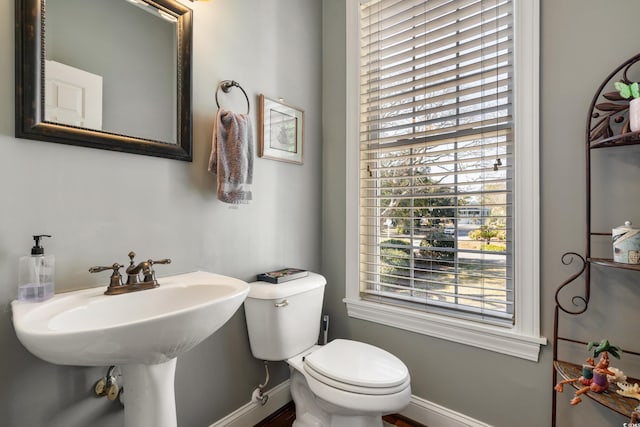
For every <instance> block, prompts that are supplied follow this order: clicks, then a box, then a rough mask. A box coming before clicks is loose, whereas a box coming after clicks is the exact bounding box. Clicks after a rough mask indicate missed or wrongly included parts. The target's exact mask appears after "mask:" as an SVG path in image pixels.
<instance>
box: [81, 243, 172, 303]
mask: <svg viewBox="0 0 640 427" xmlns="http://www.w3.org/2000/svg"><path fill="white" fill-rule="evenodd" d="M135 256H136V253H135V252H133V251H131V252H129V266H128V267H127V269H126V273H127V283H125V284H123V283H122V275H121V274H120V268H122V267H124V266H123V265H121V264H118V263H114V264H113V265H111V266H106V267H91V268H90V269H89V272H90V273H97V272H100V271H105V270H110V269H111V270H113V273H112V274H111V279H110V281H109V286H108V287H107V290H106V291H105V295H119V294H124V293H128V292H135V291H142V290H144V289H152V288H157V287H158V286H160V285H159V284H158V281H157V280H156V277H155V276H156V273H155V271H154V270H153V268H152V266H153V265H154V264H171V260H170V259H168V258H165V259H161V260H157V261H154V260H151V259H148V260H146V261H142V262H140V263H139V264H138V265H135V262H134V261H133V258H134V257H135ZM140 273H142V281H140Z"/></svg>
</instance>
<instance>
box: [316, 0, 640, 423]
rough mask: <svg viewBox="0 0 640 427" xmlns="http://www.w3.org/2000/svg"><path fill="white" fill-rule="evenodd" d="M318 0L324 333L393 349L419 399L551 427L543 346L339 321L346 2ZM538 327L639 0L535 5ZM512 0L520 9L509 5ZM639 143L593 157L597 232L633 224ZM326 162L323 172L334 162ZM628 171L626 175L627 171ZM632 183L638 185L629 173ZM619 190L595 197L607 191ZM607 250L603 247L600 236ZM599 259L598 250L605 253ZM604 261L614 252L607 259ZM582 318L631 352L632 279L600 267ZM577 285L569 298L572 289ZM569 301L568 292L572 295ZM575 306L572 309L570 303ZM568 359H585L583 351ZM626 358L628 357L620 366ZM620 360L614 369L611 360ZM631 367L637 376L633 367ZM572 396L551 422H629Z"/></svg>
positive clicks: (549, 332)
mask: <svg viewBox="0 0 640 427" xmlns="http://www.w3.org/2000/svg"><path fill="white" fill-rule="evenodd" d="M344 3H345V2H344V1H343V0H325V1H324V3H323V4H324V8H323V43H324V56H323V58H324V62H323V81H324V87H323V113H324V117H323V120H324V123H325V126H324V128H323V131H324V133H323V137H324V145H323V164H324V165H326V166H325V172H326V173H324V175H323V184H324V186H323V222H322V230H323V246H322V260H323V262H322V271H323V272H324V273H325V274H326V275H327V277H328V281H329V283H330V286H329V287H328V288H327V292H326V298H325V306H326V311H327V312H328V313H329V314H330V315H331V318H332V319H331V325H332V330H331V336H332V337H337V336H340V337H349V338H353V339H357V340H362V341H366V342H369V343H372V344H375V345H378V346H380V347H382V348H385V349H387V350H390V351H392V352H394V353H395V354H396V355H398V356H399V357H400V358H401V359H402V360H404V362H405V363H406V364H407V365H408V367H409V370H410V372H411V376H412V392H413V394H414V395H416V396H418V397H421V398H423V399H426V400H428V401H431V402H434V403H436V404H439V405H442V406H444V407H446V408H449V409H451V410H454V411H457V412H460V413H462V414H465V415H468V416H470V417H472V418H475V419H477V420H480V421H483V422H485V423H487V424H489V425H493V426H498V427H508V426H514V425H518V426H531V427H539V426H545V425H550V420H551V401H552V393H553V391H552V387H553V384H552V367H551V364H552V349H551V345H548V346H546V347H545V348H544V349H543V351H542V353H541V356H540V360H539V362H537V363H533V362H528V361H524V360H520V359H516V358H513V357H509V356H504V355H500V354H495V353H492V352H488V351H485V350H480V349H476V348H472V347H467V346H464V345H460V344H457V343H454V342H449V341H444V340H440V339H436V338H431V337H427V336H423V335H419V334H415V333H411V332H407V331H402V330H399V329H394V328H390V327H385V326H381V325H378V324H374V323H370V322H365V321H361V320H357V319H351V318H348V317H347V316H346V309H345V306H344V303H343V302H342V298H344V275H345V261H344V260H345V249H344V239H343V236H344V235H345V213H344V210H345V200H344V197H342V194H343V192H344V188H345V157H344V156H345V148H344V146H345V57H346V52H345V47H344V45H345V31H344V22H345V6H344ZM540 3H541V28H540V34H541V65H540V66H541V68H540V72H541V82H540V121H541V129H540V143H541V165H540V168H541V171H540V172H541V173H540V185H541V188H540V190H541V209H542V210H541V228H542V232H541V319H542V322H541V327H542V334H543V335H544V336H546V337H547V338H548V339H551V338H552V337H553V309H554V293H555V289H556V287H557V286H558V285H559V284H560V283H562V282H563V281H564V280H566V279H567V278H568V276H569V275H570V274H572V273H574V272H575V271H577V269H576V266H575V264H573V265H571V266H564V265H563V264H562V263H561V256H562V254H563V253H565V252H567V251H576V252H578V253H582V254H584V250H585V237H584V233H585V213H584V206H585V195H584V185H585V184H584V183H585V166H584V158H585V157H584V156H585V153H584V151H585V150H584V144H585V142H584V141H585V135H584V132H585V122H586V119H587V110H588V107H589V104H590V102H591V98H592V97H593V95H594V93H595V91H596V89H597V87H598V86H599V85H600V84H601V82H602V81H603V80H604V79H605V78H606V77H607V75H608V74H609V72H610V71H612V70H613V69H614V68H616V67H617V66H618V65H619V64H621V63H622V62H624V61H625V60H627V59H628V58H630V57H631V56H633V55H635V54H637V53H638V52H639V51H640V42H639V40H640V27H638V25H637V22H636V21H637V19H636V16H637V15H638V13H639V12H640V5H639V4H638V3H637V2H636V1H634V0H619V1H616V2H613V3H612V2H602V1H596V0H588V1H583V0H563V1H555V0H541V2H540ZM516 4H517V2H516ZM639 162H640V154H639V150H638V149H637V147H630V148H623V149H620V150H618V151H616V150H612V151H609V152H605V151H602V152H601V153H598V158H597V159H596V164H597V165H598V169H597V170H598V174H597V175H596V176H595V178H594V182H595V185H594V192H595V193H596V195H597V197H599V198H598V199H597V200H596V204H598V205H599V206H602V207H603V208H604V209H602V211H604V213H603V214H602V215H599V216H598V221H599V222H598V225H599V227H602V228H601V229H600V230H603V231H607V229H610V228H611V227H613V226H616V225H619V224H622V223H623V221H624V220H625V218H627V217H628V218H631V220H632V221H633V222H634V223H639V222H640V217H639V215H640V213H639V212H638V200H639V199H640V190H639V189H638V186H637V185H635V183H636V182H637V179H638V169H637V164H638V163H639ZM329 165H330V167H329ZM629 170H630V171H631V173H626V172H625V171H629ZM634 177H635V178H634ZM612 194H615V195H617V196H620V197H618V198H617V199H616V200H615V202H613V201H612V199H606V200H602V199H601V197H602V196H603V195H612ZM605 246H608V243H607V242H606V241H605ZM601 256H604V255H601ZM609 256H610V254H609ZM592 277H593V285H592V293H591V297H592V306H591V307H590V309H589V312H588V313H589V315H590V317H589V318H586V317H579V318H574V319H572V320H573V321H574V323H572V324H571V326H570V327H569V328H568V329H569V330H570V331H571V332H572V333H573V332H576V333H581V334H582V335H581V336H580V337H579V338H580V339H583V340H587V341H588V340H600V339H602V338H605V337H606V338H609V339H610V340H611V341H612V342H614V343H616V344H619V345H621V346H623V347H625V346H626V347H627V348H630V349H635V350H636V351H638V347H639V346H638V344H637V319H638V315H637V304H638V302H639V301H640V291H639V290H638V287H637V280H638V276H637V273H629V272H627V273H624V272H620V271H612V270H604V269H596V271H595V272H594V274H593V276H592ZM581 286H582V284H581V283H580V282H578V284H577V285H576V286H573V288H572V291H573V292H575V294H579V293H580V291H581ZM570 295H573V294H570ZM567 304H568V305H569V306H570V302H568V303H567ZM572 351H574V352H575V354H573V355H572V356H571V357H573V359H571V360H574V361H575V362H576V363H581V362H582V360H584V359H585V358H586V357H587V355H588V354H587V352H586V349H585V348H584V347H582V346H580V347H579V348H578V349H575V350H572ZM630 359H632V357H631V356H626V357H625V356H624V355H623V361H624V360H630ZM616 363H617V362H616ZM628 369H629V370H628V371H627V372H628V373H630V375H632V376H635V377H638V373H639V372H640V367H639V366H638V365H637V363H636V364H635V365H634V364H633V363H632V364H630V366H629V368H628ZM571 397H572V392H571V391H565V393H564V394H562V395H560V397H559V399H558V411H559V417H558V420H559V421H558V426H560V427H566V426H587V425H589V426H595V425H607V426H620V425H622V423H623V422H625V421H628V420H626V419H625V418H624V417H621V416H618V415H616V414H614V413H612V412H610V411H608V410H605V409H604V408H602V407H599V406H597V405H594V404H592V403H591V402H589V400H588V399H584V400H585V402H584V403H582V404H581V405H579V406H578V407H570V406H569V404H568V401H569V399H570V398H571Z"/></svg>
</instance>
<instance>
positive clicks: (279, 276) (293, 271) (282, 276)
mask: <svg viewBox="0 0 640 427" xmlns="http://www.w3.org/2000/svg"><path fill="white" fill-rule="evenodd" d="M308 275H309V272H308V271H307V270H300V269H299V268H281V269H280V270H276V271H269V272H267V273H260V274H258V280H260V281H262V282H269V283H276V284H277V283H283V282H288V281H289V280H294V279H299V278H301V277H305V276H308Z"/></svg>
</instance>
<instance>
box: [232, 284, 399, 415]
mask: <svg viewBox="0 0 640 427" xmlns="http://www.w3.org/2000/svg"><path fill="white" fill-rule="evenodd" d="M325 284H326V280H325V278H324V277H323V276H321V275H319V274H315V273H309V275H308V276H307V277H304V278H301V279H296V280H291V281H289V282H285V283H280V284H277V285H275V284H271V283H266V282H253V283H251V284H250V290H249V295H248V296H247V299H246V300H245V302H244V310H245V314H246V318H247V326H248V330H249V341H250V343H251V352H252V353H253V356H254V357H255V358H257V359H260V360H271V361H279V360H285V361H286V362H287V363H288V364H289V367H290V369H291V395H292V397H293V401H294V403H295V406H296V421H295V422H294V424H293V425H294V426H295V427H382V425H383V424H382V419H381V417H382V415H384V414H389V413H394V412H398V411H400V410H402V409H403V408H404V407H406V406H407V405H408V404H409V399H410V397H411V384H410V377H409V371H408V370H407V367H406V366H405V365H404V363H402V361H401V360H400V359H398V358H397V357H395V356H394V355H392V354H391V353H389V352H387V351H384V350H382V349H380V348H377V347H374V346H372V345H369V344H364V343H361V342H357V341H350V340H342V339H337V340H334V341H331V342H330V343H328V344H326V345H324V346H319V345H316V343H317V340H318V335H319V332H320V323H321V322H320V318H321V311H322V299H323V296H324V286H325Z"/></svg>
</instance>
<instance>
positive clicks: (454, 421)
mask: <svg viewBox="0 0 640 427" xmlns="http://www.w3.org/2000/svg"><path fill="white" fill-rule="evenodd" d="M400 414H401V415H404V416H405V417H407V418H410V419H412V420H414V421H417V422H419V423H421V424H424V425H427V426H429V427H491V425H490V424H486V423H483V422H482V421H478V420H476V419H473V418H471V417H469V416H467V415H464V414H461V413H459V412H455V411H452V410H451V409H448V408H445V407H444V406H441V405H438V404H437V403H433V402H430V401H428V400H425V399H423V398H421V397H418V396H413V395H412V396H411V401H410V402H409V406H408V407H407V408H405V410H404V411H401V412H400Z"/></svg>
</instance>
